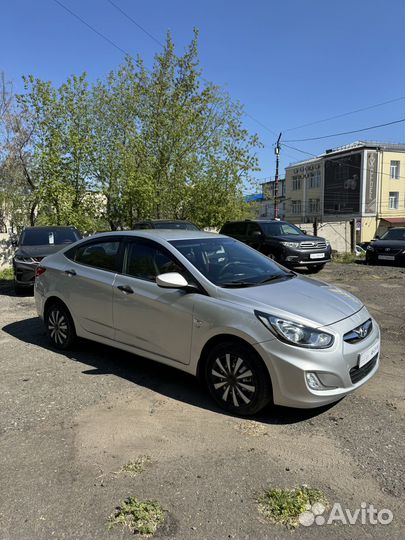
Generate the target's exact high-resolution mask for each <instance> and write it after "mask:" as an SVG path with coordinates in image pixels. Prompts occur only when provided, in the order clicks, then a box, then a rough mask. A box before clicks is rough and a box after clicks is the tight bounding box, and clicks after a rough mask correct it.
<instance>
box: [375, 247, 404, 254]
mask: <svg viewBox="0 0 405 540" xmlns="http://www.w3.org/2000/svg"><path fill="white" fill-rule="evenodd" d="M401 251H402V249H397V248H385V247H380V248H379V247H376V248H375V252H376V253H379V254H381V255H398V253H401Z"/></svg>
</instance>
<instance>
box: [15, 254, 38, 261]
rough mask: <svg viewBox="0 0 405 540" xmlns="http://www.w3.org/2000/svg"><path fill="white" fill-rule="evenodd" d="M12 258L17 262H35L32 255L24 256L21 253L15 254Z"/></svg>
mask: <svg viewBox="0 0 405 540" xmlns="http://www.w3.org/2000/svg"><path fill="white" fill-rule="evenodd" d="M14 260H15V261H17V262H25V263H33V262H35V261H34V259H33V258H32V257H24V256H23V255H16V256H15V257H14Z"/></svg>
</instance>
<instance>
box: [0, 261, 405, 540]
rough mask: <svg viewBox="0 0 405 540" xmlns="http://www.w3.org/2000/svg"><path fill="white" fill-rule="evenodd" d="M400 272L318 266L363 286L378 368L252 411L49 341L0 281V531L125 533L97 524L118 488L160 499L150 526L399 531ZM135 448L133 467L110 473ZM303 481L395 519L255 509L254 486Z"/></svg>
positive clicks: (268, 532)
mask: <svg viewBox="0 0 405 540" xmlns="http://www.w3.org/2000/svg"><path fill="white" fill-rule="evenodd" d="M403 278H404V271H403V270H401V269H396V268H389V267H386V268H381V267H367V266H362V265H356V264H349V265H343V264H341V265H338V264H335V263H333V264H331V265H330V266H329V267H328V268H327V269H325V270H324V271H322V272H321V273H320V274H319V275H318V276H317V279H322V280H324V281H327V282H333V283H335V284H336V285H338V286H340V287H342V288H344V289H347V290H348V291H350V292H352V293H354V294H355V295H357V296H358V297H360V298H361V299H362V300H363V301H364V302H365V304H366V305H367V307H368V308H369V310H370V312H371V313H372V314H373V316H374V317H375V318H376V319H377V321H378V322H379V324H380V325H381V329H382V355H381V361H382V362H381V368H380V370H379V372H378V374H377V375H376V376H375V377H374V379H373V380H372V381H370V382H369V383H368V384H367V385H365V386H363V387H362V388H361V389H360V390H359V391H357V392H356V393H355V394H353V395H351V396H348V397H347V398H345V399H344V400H342V401H340V402H339V403H337V404H335V405H333V406H331V407H328V408H323V409H318V410H312V411H299V410H293V409H286V408H281V407H277V408H270V407H269V408H268V409H267V410H265V411H264V412H263V413H262V414H261V415H260V416H258V417H256V418H255V419H254V420H244V419H241V418H236V417H232V416H229V415H227V414H225V413H224V412H222V411H221V410H219V409H218V408H217V407H216V406H215V405H214V404H213V402H212V401H211V400H210V398H209V396H208V395H207V393H206V392H205V390H204V389H203V388H202V387H200V385H199V384H198V382H197V381H196V380H195V379H194V378H193V377H190V376H188V375H186V374H183V373H181V372H179V371H176V370H174V369H171V368H168V367H164V366H161V365H159V364H156V363H154V362H151V361H149V360H146V359H142V358H139V357H136V356H133V355H130V354H127V353H125V352H121V351H119V350H116V349H112V348H109V347H105V346H101V345H97V344H95V343H91V342H81V343H80V344H79V346H78V347H77V348H76V349H75V350H74V351H73V352H69V353H66V354H63V353H60V352H55V351H54V350H52V349H51V348H50V347H49V346H48V342H47V340H46V337H45V335H44V329H43V326H42V324H41V322H40V321H39V319H38V318H37V317H36V313H35V309H34V301H33V298H32V297H30V296H26V297H16V296H14V293H13V292H12V289H11V287H10V284H9V283H0V362H1V377H0V479H1V490H0V538H2V539H6V538H13V539H14V538H15V539H17V538H31V539H34V540H35V539H48V538H52V537H54V538H78V539H88V538H106V539H115V538H129V537H133V535H132V534H131V533H130V532H129V531H128V530H121V529H112V530H107V526H106V520H107V518H108V516H109V515H110V514H111V513H112V512H113V511H114V509H115V507H116V506H117V505H118V504H119V502H120V501H122V500H123V499H125V498H126V497H128V496H130V495H134V496H137V497H139V498H141V499H156V500H158V501H159V502H160V503H161V504H162V505H163V507H164V509H165V510H166V521H165V524H164V525H163V527H161V528H160V529H159V531H158V534H157V536H158V537H159V538H179V539H189V538H190V539H193V538H195V539H203V538H215V539H226V538H251V539H261V538H267V539H270V538H271V539H278V538H294V537H296V538H308V539H309V538H336V539H360V538H384V539H385V538H386V539H396V538H398V539H399V538H403V537H404V522H403V516H404V514H405V512H404V504H403V496H404V433H403V417H404V288H403V285H404V283H403V281H404V279H403ZM142 455H147V456H150V458H151V463H150V464H149V466H148V467H147V468H146V470H145V471H144V472H142V473H141V474H139V475H137V476H135V477H131V476H129V475H128V474H126V473H125V472H122V471H121V472H120V470H121V468H122V467H123V465H125V464H126V463H128V462H129V461H132V460H135V459H136V458H137V457H139V456H142ZM301 484H308V485H310V486H311V487H315V488H319V489H321V490H323V491H324V493H325V495H326V496H327V498H328V500H329V502H330V503H331V504H333V503H335V502H339V503H340V504H341V505H342V507H343V508H348V509H350V510H352V511H353V510H355V509H356V508H360V504H361V503H362V502H366V503H368V504H369V503H372V504H373V505H374V506H375V507H376V508H378V509H383V508H387V509H390V510H391V511H392V512H393V514H394V519H393V521H392V522H391V523H390V524H388V525H380V524H377V525H371V524H369V523H366V524H361V523H360V522H358V523H356V524H355V525H343V524H340V523H337V524H336V523H335V524H333V525H323V526H318V525H313V526H310V527H304V526H301V527H300V528H299V529H298V530H297V531H294V532H290V531H288V530H287V529H285V528H284V527H282V526H279V525H275V524H272V523H269V522H268V521H266V520H265V519H264V518H263V517H262V516H261V515H260V514H259V512H258V509H257V502H256V501H257V497H258V496H260V494H261V493H262V492H263V489H265V488H267V487H284V488H290V487H295V486H299V485H301Z"/></svg>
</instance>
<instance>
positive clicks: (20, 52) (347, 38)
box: [0, 0, 405, 178]
mask: <svg viewBox="0 0 405 540" xmlns="http://www.w3.org/2000/svg"><path fill="white" fill-rule="evenodd" d="M60 1H61V2H63V3H64V4H65V5H66V6H67V7H68V8H70V9H71V10H72V11H74V12H75V13H77V14H78V15H79V16H80V17H82V18H83V19H84V20H85V21H87V22H88V23H89V24H90V25H92V26H93V27H95V28H96V29H97V30H98V31H99V32H101V33H103V34H105V35H106V36H107V37H108V38H110V39H111V40H112V41H114V42H115V43H116V44H117V45H118V46H119V47H121V48H122V49H124V50H126V51H128V52H130V53H131V54H133V55H134V56H135V55H137V54H140V55H141V56H142V57H143V58H144V60H145V62H146V64H147V65H151V63H152V61H153V57H154V54H155V53H156V52H157V51H158V50H159V45H158V44H157V43H156V42H155V41H153V40H152V39H151V38H150V37H148V36H147V35H145V34H144V33H143V32H142V31H141V30H139V29H138V28H137V27H136V26H135V25H134V24H132V23H131V22H130V21H129V20H128V19H126V18H125V17H124V16H123V15H122V14H121V13H119V12H118V11H117V10H116V9H115V8H114V7H113V6H112V5H111V4H109V3H108V1H107V0H60ZM114 2H115V3H116V4H118V5H119V6H120V7H121V8H122V9H123V10H124V11H126V12H127V13H128V14H129V15H130V16H131V17H132V18H134V19H135V20H136V21H137V22H138V23H139V24H140V25H142V26H143V27H144V28H145V29H146V30H147V31H148V32H149V33H150V34H152V35H153V36H155V37H156V38H157V39H158V40H160V41H164V39H165V34H166V31H167V30H168V29H170V31H171V32H172V35H173V38H174V41H175V44H176V47H177V50H178V51H179V52H180V51H182V50H183V49H184V47H185V46H186V45H187V43H188V42H189V41H190V39H191V37H192V29H193V27H194V26H196V27H198V28H199V29H200V41H199V50H200V59H201V66H202V69H203V75H204V77H205V78H206V79H208V80H211V81H213V82H215V83H216V84H219V85H221V86H223V87H224V88H225V89H226V90H227V91H228V92H229V94H230V95H231V97H232V98H233V99H237V100H239V101H241V102H242V103H243V104H244V106H245V110H246V112H247V113H248V114H249V115H251V116H253V117H254V118H255V119H257V120H259V121H260V123H261V124H263V125H260V124H258V123H257V122H255V121H254V120H253V119H252V118H250V117H249V116H246V117H245V125H246V127H247V128H248V129H249V131H251V132H257V133H258V134H259V136H260V138H261V140H262V142H263V143H264V144H265V145H266V146H265V148H264V149H263V150H261V151H260V152H259V158H260V166H261V168H262V170H261V172H260V173H258V174H257V178H265V177H268V176H273V175H274V168H275V159H274V153H273V148H272V145H273V143H274V141H275V139H276V134H277V133H278V132H279V131H283V139H285V140H288V139H303V138H307V137H317V136H322V135H328V134H332V133H336V132H341V131H350V130H354V129H358V128H363V127H368V126H372V125H376V124H382V123H386V122H390V121H394V120H397V119H400V118H403V117H405V114H404V113H405V101H404V100H401V101H396V102H394V103H390V104H387V105H385V106H382V107H377V108H373V109H369V110H367V111H363V112H360V113H357V114H353V115H349V116H345V117H343V118H339V119H335V120H332V121H328V122H323V123H319V124H316V125H313V126H307V127H305V128H301V129H294V130H289V129H290V128H294V127H296V126H300V125H302V124H307V123H311V122H315V121H317V120H321V119H324V118H327V117H330V116H334V115H339V114H341V113H345V112H349V111H353V110H355V109H360V108H363V107H368V106H371V105H374V104H376V103H381V102H384V101H388V100H392V99H395V98H399V97H401V96H404V95H405V88H404V80H405V77H404V75H405V58H404V56H405V55H404V51H405V47H404V35H405V34H404V26H405V3H404V2H403V0H386V1H385V2H381V0H379V1H377V0H339V2H331V1H330V0H283V1H277V2H276V1H275V0H249V1H248V0H244V1H242V0H233V1H231V0H216V1H214V0H193V1H191V0H170V1H169V0H155V1H153V0H149V1H142V2H141V1H137V0H114ZM1 21H2V25H1V26H2V30H1V33H0V45H1V47H0V51H1V53H0V70H3V71H4V72H5V73H6V76H7V77H8V78H9V79H11V80H13V82H14V85H15V88H16V90H17V91H19V90H21V89H22V84H21V76H22V75H23V74H29V73H32V74H33V75H35V76H38V77H40V78H44V79H48V80H52V81H54V82H55V83H56V84H60V83H61V82H62V81H63V80H64V79H65V78H66V77H67V76H68V75H69V74H72V73H81V72H82V71H87V73H88V74H89V77H90V79H92V80H93V79H96V78H98V77H102V76H103V75H104V74H106V73H107V72H108V71H109V70H110V69H112V68H114V67H116V66H117V65H118V64H119V63H120V61H121V60H122V58H123V54H122V53H121V52H120V51H119V50H117V49H116V48H114V47H113V46H111V45H110V44H108V43H106V41H104V40H103V39H102V38H100V37H99V36H97V35H96V34H95V33H93V32H92V31H91V30H90V29H89V28H87V27H86V26H85V25H84V24H82V23H81V22H80V21H78V20H77V19H75V18H74V17H72V16H71V15H70V14H69V13H67V12H66V11H65V10H63V9H62V8H61V7H60V6H59V5H57V4H56V3H55V1H54V0H19V1H18V2H17V1H15V2H6V1H5V0H3V3H2V17H1ZM263 126H266V128H267V129H266V128H265V127H263ZM404 129H405V124H397V125H393V126H388V127H384V128H379V129H376V130H373V131H368V132H364V133H359V134H352V135H345V136H340V137H335V138H330V139H325V140H321V141H309V142H295V143H291V145H292V146H295V147H296V148H299V149H301V150H304V151H307V152H311V153H314V154H316V153H321V152H323V151H324V150H325V149H326V148H331V147H336V146H339V145H342V144H347V143H350V142H353V141H355V140H358V139H361V140H365V139H366V140H380V141H388V142H403V141H404V138H405V137H404ZM303 158H305V155H304V154H302V153H299V152H297V151H295V150H291V149H287V148H284V149H283V150H282V154H281V172H283V167H284V166H285V165H287V164H288V163H290V162H292V161H297V160H300V159H303Z"/></svg>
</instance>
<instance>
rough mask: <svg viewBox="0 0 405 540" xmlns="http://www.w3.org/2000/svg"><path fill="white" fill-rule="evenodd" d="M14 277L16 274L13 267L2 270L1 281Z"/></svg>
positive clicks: (0, 271)
mask: <svg viewBox="0 0 405 540" xmlns="http://www.w3.org/2000/svg"><path fill="white" fill-rule="evenodd" d="M12 279H14V274H13V269H12V268H11V267H8V268H3V269H2V270H0V281H11V280H12Z"/></svg>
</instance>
